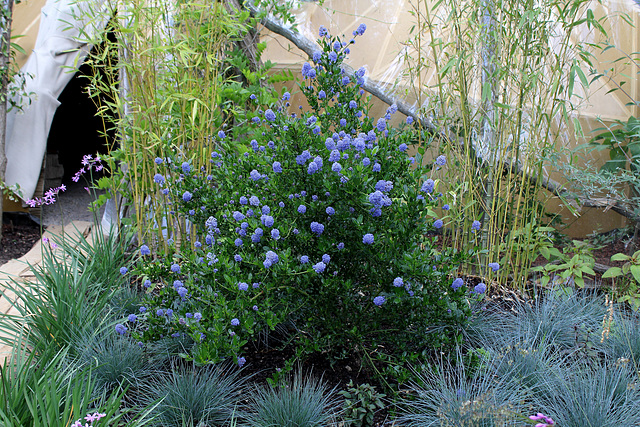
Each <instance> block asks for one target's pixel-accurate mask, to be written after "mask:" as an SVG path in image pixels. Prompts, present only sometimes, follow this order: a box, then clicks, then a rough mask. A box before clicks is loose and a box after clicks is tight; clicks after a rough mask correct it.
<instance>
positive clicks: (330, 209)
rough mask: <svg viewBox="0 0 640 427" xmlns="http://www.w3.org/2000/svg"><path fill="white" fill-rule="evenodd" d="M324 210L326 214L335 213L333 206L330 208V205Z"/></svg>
mask: <svg viewBox="0 0 640 427" xmlns="http://www.w3.org/2000/svg"><path fill="white" fill-rule="evenodd" d="M325 212H327V215H333V214H335V213H336V210H335V209H334V208H332V207H331V206H329V207H328V208H327V209H326V210H325Z"/></svg>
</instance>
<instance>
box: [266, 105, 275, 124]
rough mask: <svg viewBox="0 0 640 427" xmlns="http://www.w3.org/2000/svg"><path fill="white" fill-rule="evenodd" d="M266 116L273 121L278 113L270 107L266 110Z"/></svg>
mask: <svg viewBox="0 0 640 427" xmlns="http://www.w3.org/2000/svg"><path fill="white" fill-rule="evenodd" d="M264 118H265V119H267V120H269V121H270V122H272V121H274V120H275V119H276V113H274V112H273V110H272V109H271V108H269V109H268V110H267V111H265V112H264Z"/></svg>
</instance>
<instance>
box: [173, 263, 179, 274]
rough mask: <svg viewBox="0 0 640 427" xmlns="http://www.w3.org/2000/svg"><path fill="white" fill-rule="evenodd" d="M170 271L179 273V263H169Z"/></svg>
mask: <svg viewBox="0 0 640 427" xmlns="http://www.w3.org/2000/svg"><path fill="white" fill-rule="evenodd" d="M171 271H173V272H174V273H180V265H179V264H171Z"/></svg>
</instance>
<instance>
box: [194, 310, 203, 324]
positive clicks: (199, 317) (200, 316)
mask: <svg viewBox="0 0 640 427" xmlns="http://www.w3.org/2000/svg"><path fill="white" fill-rule="evenodd" d="M193 318H194V319H195V321H196V322H199V321H200V320H202V314H200V313H198V312H195V313H193Z"/></svg>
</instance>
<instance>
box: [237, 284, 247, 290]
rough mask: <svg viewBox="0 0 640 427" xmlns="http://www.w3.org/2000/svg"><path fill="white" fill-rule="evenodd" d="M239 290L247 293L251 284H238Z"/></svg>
mask: <svg viewBox="0 0 640 427" xmlns="http://www.w3.org/2000/svg"><path fill="white" fill-rule="evenodd" d="M238 289H240V290H241V291H246V290H247V289H249V284H248V283H245V282H240V283H238Z"/></svg>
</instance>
